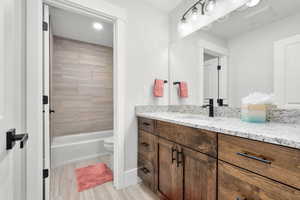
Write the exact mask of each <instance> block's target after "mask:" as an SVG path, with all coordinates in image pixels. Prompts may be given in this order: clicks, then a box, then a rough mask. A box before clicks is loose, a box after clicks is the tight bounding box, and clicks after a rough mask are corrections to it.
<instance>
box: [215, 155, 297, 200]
mask: <svg viewBox="0 0 300 200" xmlns="http://www.w3.org/2000/svg"><path fill="white" fill-rule="evenodd" d="M218 176H219V179H218V180H219V181H218V185H219V199H220V200H227V199H228V200H235V199H240V200H252V199H253V200H299V199H300V191H299V190H297V189H294V188H292V187H289V186H286V185H283V184H280V183H278V182H275V181H272V180H271V179H268V178H265V177H262V176H260V175H257V174H254V173H252V172H250V171H247V170H244V169H241V168H238V167H235V166H233V165H230V164H227V163H225V162H222V161H219V172H218Z"/></svg>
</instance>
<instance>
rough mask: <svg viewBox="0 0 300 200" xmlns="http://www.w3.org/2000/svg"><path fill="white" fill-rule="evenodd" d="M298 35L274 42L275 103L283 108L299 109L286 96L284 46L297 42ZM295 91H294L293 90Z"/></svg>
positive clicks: (298, 39) (299, 37) (299, 106)
mask: <svg viewBox="0 0 300 200" xmlns="http://www.w3.org/2000/svg"><path fill="white" fill-rule="evenodd" d="M299 41H300V35H294V36H291V37H288V38H285V39H282V40H279V41H276V42H274V47H273V48H274V56H273V59H274V81H273V82H274V83H273V86H274V94H275V103H276V104H277V106H278V107H280V108H283V109H300V105H299V104H290V103H289V102H288V100H287V97H286V93H287V91H286V88H287V84H286V76H285V75H286V67H285V63H286V59H285V55H286V53H285V50H286V46H288V45H291V44H295V43H299ZM295 92H296V91H295Z"/></svg>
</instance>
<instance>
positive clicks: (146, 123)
mask: <svg viewBox="0 0 300 200" xmlns="http://www.w3.org/2000/svg"><path fill="white" fill-rule="evenodd" d="M138 126H139V129H140V130H144V131H147V132H150V133H154V120H152V119H147V118H142V117H140V118H139V119H138Z"/></svg>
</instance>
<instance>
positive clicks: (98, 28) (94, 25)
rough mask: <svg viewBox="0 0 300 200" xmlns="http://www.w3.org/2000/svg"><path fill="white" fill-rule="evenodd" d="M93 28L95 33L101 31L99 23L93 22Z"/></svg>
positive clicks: (101, 27) (101, 26)
mask: <svg viewBox="0 0 300 200" xmlns="http://www.w3.org/2000/svg"><path fill="white" fill-rule="evenodd" d="M93 28H94V29H95V30H97V31H100V30H102V29H103V25H102V24H100V23H99V22H94V23H93Z"/></svg>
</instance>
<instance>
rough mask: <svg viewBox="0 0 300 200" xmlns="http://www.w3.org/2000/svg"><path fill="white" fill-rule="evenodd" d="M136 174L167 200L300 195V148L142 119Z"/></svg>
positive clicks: (288, 199)
mask: <svg viewBox="0 0 300 200" xmlns="http://www.w3.org/2000/svg"><path fill="white" fill-rule="evenodd" d="M138 124H139V150H138V151H139V152H138V155H139V156H138V176H139V177H140V178H141V179H142V180H143V182H144V183H145V184H146V185H148V186H149V188H151V189H152V191H154V192H155V193H156V194H157V195H158V196H159V197H160V199H164V200H216V199H218V200H300V185H299V184H300V150H299V149H293V148H288V147H283V146H279V145H273V144H268V143H264V142H259V141H253V140H249V139H244V138H240V137H235V136H229V135H224V134H221V133H219V134H218V133H214V132H211V131H204V130H199V129H195V128H190V127H185V126H181V125H177V124H172V123H167V122H162V121H156V120H152V119H145V118H139V123H138Z"/></svg>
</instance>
